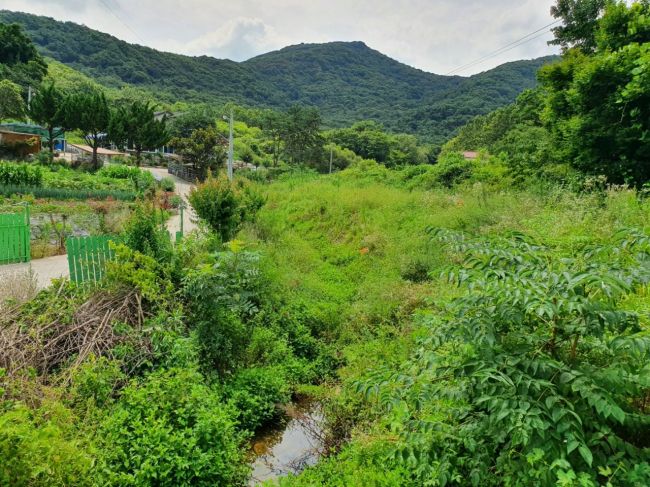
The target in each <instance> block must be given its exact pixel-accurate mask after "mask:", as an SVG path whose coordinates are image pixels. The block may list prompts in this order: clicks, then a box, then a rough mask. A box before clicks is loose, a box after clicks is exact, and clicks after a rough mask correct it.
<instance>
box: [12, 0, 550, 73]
mask: <svg viewBox="0 0 650 487" xmlns="http://www.w3.org/2000/svg"><path fill="white" fill-rule="evenodd" d="M553 4H554V1H553V0H372V1H370V0H235V1H233V0H228V1H223V0H183V1H179V0H0V9H7V10H17V11H22V12H28V13H33V14H38V15H46V16H48V17H53V18H55V19H57V20H69V21H72V22H76V23H79V24H84V25H86V26H88V27H90V28H92V29H96V30H99V31H102V32H107V33H109V34H112V35H114V36H115V37H118V38H120V39H123V40H125V41H127V42H131V43H136V44H142V45H146V46H149V47H153V48H155V49H159V50H163V51H170V52H176V53H179V54H188V55H204V54H205V55H209V56H214V57H217V58H227V59H232V60H234V61H243V60H246V59H249V58H251V57H254V56H256V55H259V54H263V53H265V52H269V51H273V50H276V49H280V48H282V47H285V46H288V45H293V44H299V43H301V42H308V43H312V42H330V41H363V42H365V43H366V44H367V45H368V46H370V47H371V48H373V49H376V50H378V51H380V52H382V53H384V54H386V55H388V56H390V57H392V58H394V59H397V60H398V61H401V62H403V63H405V64H408V65H411V66H414V67H416V68H419V69H422V70H424V71H429V72H432V73H437V74H449V73H454V74H460V75H464V76H465V75H471V74H474V73H477V72H481V71H485V70H488V69H490V68H492V67H495V66H498V65H500V64H503V63H504V62H508V61H515V60H518V59H530V58H535V57H539V56H545V55H549V54H556V53H557V52H558V50H557V48H555V47H553V46H548V45H547V41H548V40H549V39H551V38H552V34H551V33H549V32H547V31H548V30H549V29H550V27H548V28H546V29H544V30H540V31H539V32H538V33H536V34H534V35H531V36H529V37H527V38H526V39H524V40H529V42H525V43H523V44H521V45H519V46H517V45H516V44H514V45H513V43H515V42H516V41H519V40H520V39H522V38H524V37H525V36H527V35H529V34H531V33H533V32H536V31H538V30H539V29H541V28H543V27H545V26H547V25H548V24H550V23H551V22H553V21H554V19H553V18H552V17H551V15H550V8H551V5H553ZM504 46H505V47H506V49H504V50H502V52H501V53H499V54H497V55H495V56H492V57H489V58H487V59H485V60H484V61H482V62H478V63H473V62H474V61H477V60H480V59H481V58H484V57H486V56H489V55H492V54H493V53H495V52H496V51H498V50H499V49H500V48H503V47H504ZM470 63H472V64H470ZM467 64H470V65H469V66H467V67H465V68H463V69H462V70H458V71H455V70H457V68H461V67H463V66H465V65H467Z"/></svg>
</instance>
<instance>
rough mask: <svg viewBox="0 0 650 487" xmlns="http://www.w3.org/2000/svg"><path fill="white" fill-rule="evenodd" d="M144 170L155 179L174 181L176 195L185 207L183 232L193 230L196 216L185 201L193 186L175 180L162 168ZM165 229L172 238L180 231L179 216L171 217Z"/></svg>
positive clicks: (177, 179) (175, 178)
mask: <svg viewBox="0 0 650 487" xmlns="http://www.w3.org/2000/svg"><path fill="white" fill-rule="evenodd" d="M144 169H147V170H148V171H150V172H151V173H152V174H153V175H154V176H155V177H156V178H157V179H161V178H164V177H167V178H171V179H173V180H174V183H176V193H177V194H179V195H180V196H181V197H182V198H183V201H185V205H186V206H187V208H186V209H185V212H184V215H183V231H184V232H186V233H187V232H190V231H192V230H194V229H195V228H196V224H195V223H194V220H196V216H195V214H194V210H192V207H191V206H190V205H189V203H188V201H187V197H188V196H189V194H190V190H191V189H192V186H194V185H193V184H192V183H188V182H187V181H183V180H182V179H180V178H177V177H176V176H172V175H171V174H169V173H168V172H167V169H164V168H160V167H147V168H144ZM167 229H168V230H169V232H170V233H171V234H172V237H174V236H175V235H176V232H177V231H178V230H180V229H181V217H180V215H172V217H171V218H170V219H169V221H168V222H167Z"/></svg>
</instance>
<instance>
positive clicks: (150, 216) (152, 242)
mask: <svg viewBox="0 0 650 487" xmlns="http://www.w3.org/2000/svg"><path fill="white" fill-rule="evenodd" d="M161 220H162V217H161V216H160V215H159V214H158V212H157V211H156V209H155V208H154V207H153V206H151V205H149V204H146V203H143V204H140V205H138V206H137V207H136V208H135V210H134V211H133V214H132V215H131V217H130V218H129V221H128V222H127V223H126V227H125V229H124V235H123V242H124V243H125V244H126V245H127V246H128V247H130V248H132V249H133V250H136V251H138V252H141V253H143V254H145V255H150V256H152V257H155V258H156V259H160V260H164V261H168V260H169V258H170V256H171V252H172V245H171V240H170V237H169V233H168V232H167V230H166V229H165V228H164V226H163V225H162V221H161Z"/></svg>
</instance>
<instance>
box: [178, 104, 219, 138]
mask: <svg viewBox="0 0 650 487" xmlns="http://www.w3.org/2000/svg"><path fill="white" fill-rule="evenodd" d="M215 120H216V115H215V113H214V112H213V111H212V110H209V109H207V108H205V109H193V110H188V111H186V112H184V113H182V114H180V115H178V116H176V117H174V118H173V119H172V120H171V122H170V123H169V133H170V135H171V136H172V137H190V136H191V135H192V132H194V131H195V130H196V129H207V128H209V127H214V122H215Z"/></svg>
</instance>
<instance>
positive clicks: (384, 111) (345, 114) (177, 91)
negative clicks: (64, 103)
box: [0, 10, 552, 143]
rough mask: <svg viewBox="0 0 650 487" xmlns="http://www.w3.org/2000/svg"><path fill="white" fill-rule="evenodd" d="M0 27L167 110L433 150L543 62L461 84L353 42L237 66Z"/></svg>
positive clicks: (86, 35) (520, 86)
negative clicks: (272, 112)
mask: <svg viewBox="0 0 650 487" xmlns="http://www.w3.org/2000/svg"><path fill="white" fill-rule="evenodd" d="M0 22H6V23H13V22H15V23H18V24H20V25H22V26H23V28H24V29H25V31H26V32H27V34H28V35H29V36H30V37H31V38H32V40H33V41H34V43H35V44H36V46H37V48H38V49H39V51H40V52H41V54H43V55H44V56H47V57H50V58H52V59H55V60H56V61H59V62H61V63H63V64H65V65H67V66H69V67H72V68H74V69H75V70H77V71H80V72H81V73H83V74H85V75H87V76H89V77H91V78H93V79H94V80H95V81H97V82H98V83H100V84H102V85H104V86H106V87H113V88H118V87H124V86H133V87H136V88H140V89H146V90H148V91H151V92H153V93H155V95H156V97H157V98H158V99H159V100H160V101H163V102H169V103H171V102H174V101H179V100H182V101H187V102H196V103H200V102H209V103H225V102H228V101H234V102H236V103H239V104H243V105H248V106H259V107H270V108H280V109H282V108H287V107H288V106H290V105H292V104H295V103H300V104H305V105H313V106H317V107H319V108H320V110H321V112H322V114H323V117H324V119H325V122H326V123H327V124H328V125H330V126H341V125H348V124H350V123H352V122H354V121H358V120H365V119H374V120H376V121H378V122H381V123H383V124H384V125H385V126H386V127H388V128H389V129H391V130H395V131H400V132H409V133H415V134H418V135H420V136H421V137H422V138H423V139H425V140H428V141H430V142H435V143H441V142H443V141H444V140H446V139H448V138H449V137H450V136H451V135H453V134H454V133H455V131H456V130H457V129H458V128H459V127H461V126H463V125H464V124H465V123H467V121H469V120H470V119H471V118H473V117H474V116H476V115H481V114H485V113H488V112H490V111H492V110H494V109H496V108H499V107H500V106H503V105H506V104H508V103H511V102H512V101H514V99H515V98H516V97H517V95H518V94H519V93H521V92H522V91H523V90H525V89H527V88H532V87H534V86H535V84H536V78H535V73H536V71H537V69H538V68H539V67H540V66H541V65H542V64H544V63H546V62H549V61H550V60H551V59H552V58H540V59H535V60H530V61H518V62H514V63H509V64H505V65H503V66H500V67H498V68H495V69H493V70H490V71H486V72H485V73H481V74H478V75H475V76H472V77H469V78H464V77H460V76H440V75H436V74H432V73H427V72H425V71H421V70H419V69H415V68H413V67H410V66H407V65H405V64H402V63H400V62H398V61H396V60H394V59H391V58H390V57H388V56H385V55H384V54H382V53H380V52H378V51H375V50H373V49H371V48H369V47H368V46H366V45H365V44H364V43H362V42H331V43H326V44H300V45H296V46H290V47H286V48H284V49H280V50H278V51H274V52H270V53H267V54H263V55H261V56H257V57H254V58H252V59H249V60H248V61H244V62H240V63H237V62H234V61H230V60H224V59H215V58H213V57H209V56H198V57H192V56H184V55H180V54H172V53H167V52H160V51H157V50H155V49H151V48H148V47H144V46H139V45H134V44H129V43H127V42H124V41H122V40H120V39H117V38H116V37H113V36H111V35H108V34H104V33H102V32H98V31H96V30H93V29H90V28H88V27H85V26H82V25H78V24H75V23H72V22H59V21H56V20H54V19H51V18H48V17H41V16H36V15H30V14H25V13H19V12H10V11H6V10H2V11H0Z"/></svg>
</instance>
